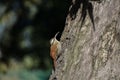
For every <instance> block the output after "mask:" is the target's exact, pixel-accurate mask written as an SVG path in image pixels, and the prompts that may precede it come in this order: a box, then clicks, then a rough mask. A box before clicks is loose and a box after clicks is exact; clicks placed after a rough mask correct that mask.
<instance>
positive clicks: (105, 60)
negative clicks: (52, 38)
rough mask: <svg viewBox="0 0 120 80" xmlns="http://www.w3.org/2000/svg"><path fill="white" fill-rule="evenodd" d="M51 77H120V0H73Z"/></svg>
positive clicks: (107, 79)
mask: <svg viewBox="0 0 120 80" xmlns="http://www.w3.org/2000/svg"><path fill="white" fill-rule="evenodd" d="M60 42H61V44H62V50H61V52H60V55H59V56H58V59H57V67H56V70H55V72H54V71H53V72H52V74H51V76H50V79H49V80H120V0H101V1H99V2H98V1H97V0H91V1H88V0H72V5H71V6H70V8H69V14H68V16H67V18H66V24H65V28H64V31H63V33H62V36H61V40H60Z"/></svg>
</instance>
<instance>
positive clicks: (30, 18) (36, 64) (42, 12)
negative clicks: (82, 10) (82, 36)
mask: <svg viewBox="0 0 120 80" xmlns="http://www.w3.org/2000/svg"><path fill="white" fill-rule="evenodd" d="M70 4H71V0H0V51H1V53H0V75H2V76H0V80H4V78H6V77H7V78H8V80H14V79H13V77H16V78H17V79H15V80H48V77H49V75H50V73H51V70H52V60H51V58H50V55H49V47H50V44H49V40H50V39H51V38H52V37H53V36H54V35H55V34H56V33H57V32H58V31H59V32H60V34H59V37H58V39H59V38H60V36H61V34H62V31H63V29H64V26H65V19H66V16H67V14H68V9H69V6H70ZM10 74H13V75H12V76H11V77H10V76H9V75H10ZM3 75H4V76H3ZM26 75H27V76H26ZM31 75H34V77H32V78H33V79H32V78H31ZM8 76H9V77H8ZM21 76H22V77H21Z"/></svg>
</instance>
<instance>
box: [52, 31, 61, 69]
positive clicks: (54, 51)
mask: <svg viewBox="0 0 120 80" xmlns="http://www.w3.org/2000/svg"><path fill="white" fill-rule="evenodd" d="M58 33H59V32H57V33H56V34H55V36H54V37H53V38H52V39H51V40H50V45H51V47H50V56H51V57H52V59H53V64H54V69H55V68H56V59H57V56H58V54H59V52H60V50H61V43H60V41H58V40H57V39H56V37H57V35H58Z"/></svg>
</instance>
